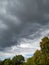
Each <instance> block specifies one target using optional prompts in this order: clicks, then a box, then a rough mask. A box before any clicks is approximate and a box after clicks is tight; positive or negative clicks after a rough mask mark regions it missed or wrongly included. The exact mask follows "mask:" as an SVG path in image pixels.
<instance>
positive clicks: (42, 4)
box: [0, 0, 49, 55]
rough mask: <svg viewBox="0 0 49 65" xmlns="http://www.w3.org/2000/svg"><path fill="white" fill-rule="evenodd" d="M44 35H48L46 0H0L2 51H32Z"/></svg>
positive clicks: (48, 14) (48, 13) (36, 47)
mask: <svg viewBox="0 0 49 65" xmlns="http://www.w3.org/2000/svg"><path fill="white" fill-rule="evenodd" d="M44 36H49V1H48V0H27V1H26V0H21V1H20V0H0V51H1V52H2V53H10V55H11V53H13V52H14V55H15V54H19V53H21V54H25V53H26V54H27V53H32V52H34V51H35V50H36V49H39V42H40V39H41V38H42V37H44ZM34 48H35V49H34ZM6 49H7V50H6ZM23 51H24V52H23ZM22 52H23V53H22Z"/></svg>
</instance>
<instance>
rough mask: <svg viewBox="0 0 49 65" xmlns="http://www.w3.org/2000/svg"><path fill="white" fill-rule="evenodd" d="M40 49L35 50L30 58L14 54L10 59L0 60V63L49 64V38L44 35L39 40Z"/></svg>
mask: <svg viewBox="0 0 49 65" xmlns="http://www.w3.org/2000/svg"><path fill="white" fill-rule="evenodd" d="M40 48H41V49H40V50H36V52H35V53H34V55H33V56H32V57H31V58H28V59H27V61H26V62H25V59H24V57H23V56H22V55H16V56H14V57H13V58H12V59H5V60H3V61H0V65H49V38H48V37H44V38H43V39H42V40H41V42H40Z"/></svg>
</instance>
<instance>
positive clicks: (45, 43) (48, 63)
mask: <svg viewBox="0 0 49 65" xmlns="http://www.w3.org/2000/svg"><path fill="white" fill-rule="evenodd" d="M40 47H41V51H42V54H43V57H44V60H45V65H49V38H48V37H44V38H43V39H42V41H41V42H40Z"/></svg>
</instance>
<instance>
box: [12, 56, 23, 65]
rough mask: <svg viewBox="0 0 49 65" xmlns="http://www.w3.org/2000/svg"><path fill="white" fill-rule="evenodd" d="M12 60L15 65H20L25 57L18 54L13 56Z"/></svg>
mask: <svg viewBox="0 0 49 65" xmlns="http://www.w3.org/2000/svg"><path fill="white" fill-rule="evenodd" d="M12 61H13V65H20V64H21V63H23V61H24V57H23V56H22V55H16V56H15V57H13V59H12Z"/></svg>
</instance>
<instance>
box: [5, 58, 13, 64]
mask: <svg viewBox="0 0 49 65" xmlns="http://www.w3.org/2000/svg"><path fill="white" fill-rule="evenodd" d="M4 65H12V61H11V60H10V59H6V60H5V62H4Z"/></svg>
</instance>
